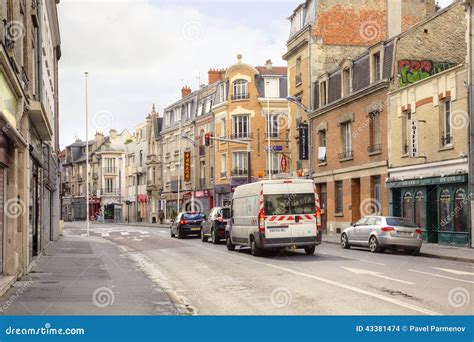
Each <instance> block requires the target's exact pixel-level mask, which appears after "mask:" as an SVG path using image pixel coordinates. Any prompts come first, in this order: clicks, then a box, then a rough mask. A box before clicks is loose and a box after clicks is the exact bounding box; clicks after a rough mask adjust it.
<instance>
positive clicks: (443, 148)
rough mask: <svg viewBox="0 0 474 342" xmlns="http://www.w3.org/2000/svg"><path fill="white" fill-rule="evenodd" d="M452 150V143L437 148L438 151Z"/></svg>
mask: <svg viewBox="0 0 474 342" xmlns="http://www.w3.org/2000/svg"><path fill="white" fill-rule="evenodd" d="M449 150H454V145H448V146H443V147H440V148H439V149H438V152H442V151H449Z"/></svg>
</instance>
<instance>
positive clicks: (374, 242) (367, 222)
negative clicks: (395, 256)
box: [341, 216, 423, 254]
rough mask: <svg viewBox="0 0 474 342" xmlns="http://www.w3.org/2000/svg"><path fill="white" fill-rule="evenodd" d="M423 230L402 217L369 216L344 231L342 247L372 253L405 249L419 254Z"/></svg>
mask: <svg viewBox="0 0 474 342" xmlns="http://www.w3.org/2000/svg"><path fill="white" fill-rule="evenodd" d="M421 233H422V232H421V229H419V228H418V227H417V226H416V224H415V223H413V222H412V221H411V220H409V219H406V218H401V217H386V216H367V217H363V218H362V219H360V220H359V221H357V222H355V223H353V224H352V225H351V226H350V227H348V228H346V229H344V231H343V232H342V234H341V247H342V248H350V247H351V246H363V247H369V250H370V251H371V252H372V253H380V252H383V251H384V250H385V249H403V250H405V251H407V252H409V253H411V254H418V253H419V252H420V249H421V245H422V243H423V240H422V238H421Z"/></svg>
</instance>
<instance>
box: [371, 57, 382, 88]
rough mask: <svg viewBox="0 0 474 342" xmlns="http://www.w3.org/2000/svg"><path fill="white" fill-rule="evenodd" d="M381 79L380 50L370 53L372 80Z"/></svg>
mask: <svg viewBox="0 0 474 342" xmlns="http://www.w3.org/2000/svg"><path fill="white" fill-rule="evenodd" d="M381 79H382V62H381V57H380V52H375V53H374V54H372V82H377V81H380V80H381Z"/></svg>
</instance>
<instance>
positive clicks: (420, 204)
mask: <svg viewBox="0 0 474 342" xmlns="http://www.w3.org/2000/svg"><path fill="white" fill-rule="evenodd" d="M415 223H416V225H417V226H418V227H420V228H425V227H426V206H425V194H424V193H423V191H418V192H417V193H416V195H415Z"/></svg>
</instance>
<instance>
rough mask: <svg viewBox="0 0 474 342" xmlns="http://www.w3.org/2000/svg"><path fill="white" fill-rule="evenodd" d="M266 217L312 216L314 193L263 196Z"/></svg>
mask: <svg viewBox="0 0 474 342" xmlns="http://www.w3.org/2000/svg"><path fill="white" fill-rule="evenodd" d="M263 199H264V205H265V214H266V215H290V214H314V212H315V208H314V193H309V194H278V195H264V196H263Z"/></svg>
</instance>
